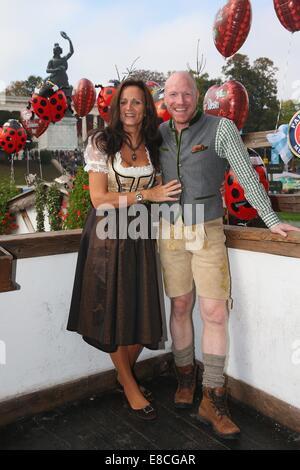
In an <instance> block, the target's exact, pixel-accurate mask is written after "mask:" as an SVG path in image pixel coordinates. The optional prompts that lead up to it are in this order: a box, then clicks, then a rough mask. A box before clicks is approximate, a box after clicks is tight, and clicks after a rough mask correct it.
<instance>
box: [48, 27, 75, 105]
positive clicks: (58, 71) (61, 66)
mask: <svg viewBox="0 0 300 470" xmlns="http://www.w3.org/2000/svg"><path fill="white" fill-rule="evenodd" d="M60 35H61V36H62V37H63V38H64V39H67V41H69V45H70V51H69V53H68V54H66V55H65V56H63V57H61V54H62V53H63V50H62V48H61V47H60V45H59V44H58V43H55V44H54V48H53V58H52V59H51V60H50V61H49V63H48V66H47V73H50V76H49V77H47V78H46V79H45V82H44V83H45V84H46V85H47V84H54V85H57V86H58V87H59V88H61V89H62V90H63V91H64V93H65V95H66V97H67V100H68V104H69V110H70V111H71V112H73V111H72V109H71V101H72V89H73V87H72V86H71V85H70V84H69V79H68V75H67V70H68V60H69V59H70V57H71V56H72V55H73V53H74V48H73V44H72V41H71V39H70V38H69V36H68V35H67V34H66V33H65V32H64V31H61V32H60Z"/></svg>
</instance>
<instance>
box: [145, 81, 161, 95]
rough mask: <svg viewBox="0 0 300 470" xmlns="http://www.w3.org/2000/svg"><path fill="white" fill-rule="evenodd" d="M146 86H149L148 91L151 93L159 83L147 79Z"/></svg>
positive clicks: (156, 88) (158, 86) (157, 87)
mask: <svg viewBox="0 0 300 470" xmlns="http://www.w3.org/2000/svg"><path fill="white" fill-rule="evenodd" d="M146 87H147V88H149V90H150V92H151V93H152V94H153V93H155V92H156V91H157V90H158V89H159V88H160V84H159V83H157V82H154V81H153V80H148V81H147V82H146Z"/></svg>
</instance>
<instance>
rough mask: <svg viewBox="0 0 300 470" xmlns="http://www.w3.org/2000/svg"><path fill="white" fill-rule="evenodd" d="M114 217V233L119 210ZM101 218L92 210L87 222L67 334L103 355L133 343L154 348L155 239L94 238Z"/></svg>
mask: <svg viewBox="0 0 300 470" xmlns="http://www.w3.org/2000/svg"><path fill="white" fill-rule="evenodd" d="M114 212H115V213H116V232H117V233H118V226H119V210H116V211H114ZM148 215H149V219H148V220H149V233H150V213H149V211H148ZM103 217H104V216H98V215H97V214H96V210H95V209H91V211H90V213H89V215H88V217H87V221H86V224H85V227H84V230H83V233H82V237H81V242H80V248H79V253H78V259H77V266H76V272H75V280H74V286H73V293H72V299H71V306H70V312H69V319H68V324H67V329H68V330H69V331H76V332H77V333H79V334H81V335H82V337H83V339H84V340H85V341H86V342H87V343H89V344H90V345H92V346H94V347H96V348H98V349H100V350H102V351H105V352H114V351H116V350H117V348H118V346H128V345H132V344H141V345H143V346H145V347H147V348H149V349H158V348H159V347H160V344H159V343H160V342H161V340H162V335H163V333H162V330H163V328H162V323H163V315H164V301H163V290H162V279H161V270H160V264H159V259H158V254H157V247H156V240H154V239H151V238H147V239H142V238H137V239H131V238H129V237H127V238H125V239H120V238H115V239H111V238H104V237H99V236H98V235H99V233H98V234H97V224H98V223H99V222H101V221H102V219H103ZM129 219H130V217H128V222H130V220H129Z"/></svg>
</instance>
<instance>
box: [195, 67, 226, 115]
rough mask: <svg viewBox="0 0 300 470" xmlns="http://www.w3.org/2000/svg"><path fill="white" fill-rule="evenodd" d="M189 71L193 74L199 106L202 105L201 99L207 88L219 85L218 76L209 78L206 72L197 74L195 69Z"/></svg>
mask: <svg viewBox="0 0 300 470" xmlns="http://www.w3.org/2000/svg"><path fill="white" fill-rule="evenodd" d="M190 73H191V74H192V75H193V76H194V78H195V81H196V84H197V88H198V91H199V106H200V107H201V108H202V107H203V100H204V96H205V94H206V92H207V90H208V89H209V88H210V87H211V86H213V85H221V79H220V78H212V79H210V78H209V75H208V73H203V74H201V75H199V76H198V75H197V74H196V72H195V71H193V70H190Z"/></svg>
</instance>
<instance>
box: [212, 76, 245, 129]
mask: <svg viewBox="0 0 300 470" xmlns="http://www.w3.org/2000/svg"><path fill="white" fill-rule="evenodd" d="M203 110H204V112H205V113H206V114H213V115H214V116H222V117H226V118H228V119H231V120H232V121H234V123H235V125H236V126H237V128H238V129H242V128H243V127H244V124H245V122H246V121H247V117H248V113H249V98H248V93H247V90H246V88H245V87H244V86H243V85H242V84H241V83H240V82H237V81H236V80H229V81H228V82H225V83H223V85H221V86H218V85H213V86H212V87H210V88H209V89H208V90H207V92H206V94H205V97H204V100H203Z"/></svg>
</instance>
